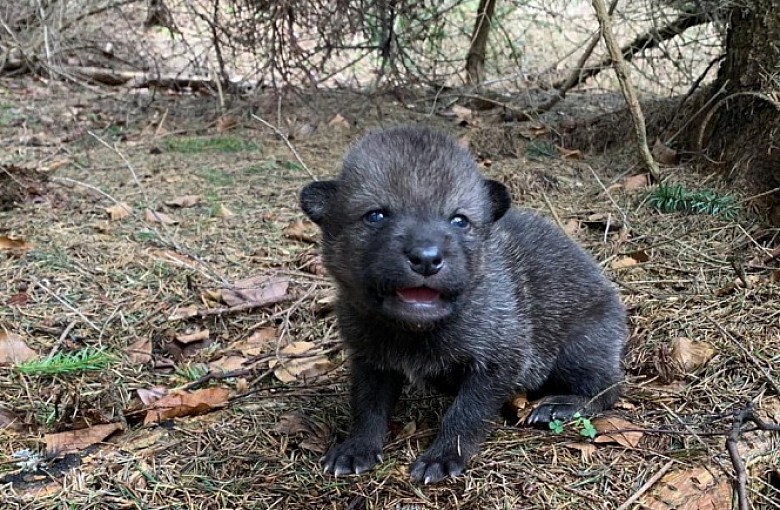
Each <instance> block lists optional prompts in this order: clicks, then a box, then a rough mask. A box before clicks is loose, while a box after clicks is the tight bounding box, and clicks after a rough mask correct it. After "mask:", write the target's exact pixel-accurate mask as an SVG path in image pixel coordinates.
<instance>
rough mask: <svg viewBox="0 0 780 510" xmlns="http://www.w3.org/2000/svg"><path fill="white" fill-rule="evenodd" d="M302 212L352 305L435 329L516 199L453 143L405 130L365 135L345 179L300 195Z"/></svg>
mask: <svg viewBox="0 0 780 510" xmlns="http://www.w3.org/2000/svg"><path fill="white" fill-rule="evenodd" d="M301 207H302V209H303V210H304V212H305V213H306V214H307V215H308V216H309V218H311V220H312V221H314V222H315V223H317V224H318V225H319V226H320V228H321V229H322V234H323V236H322V238H323V250H322V251H323V259H324V263H325V266H326V267H327V269H328V271H329V272H330V274H331V275H333V277H334V278H335V279H336V282H337V283H338V285H339V286H340V287H341V289H342V291H343V293H344V294H345V295H346V296H348V299H349V302H350V305H351V306H354V307H358V308H359V309H360V310H362V311H364V312H368V313H375V314H377V315H378V316H379V317H382V318H384V319H386V320H389V321H391V322H392V323H394V324H396V325H399V326H400V327H402V328H405V329H410V330H428V329H432V328H434V327H435V326H436V325H437V323H439V322H440V321H443V320H445V319H447V318H448V317H449V316H451V315H452V314H453V313H455V312H457V310H458V309H459V308H460V307H461V306H462V304H463V303H464V302H466V301H467V300H468V299H469V297H468V295H469V290H470V289H471V288H472V287H473V286H474V284H475V283H476V281H477V280H478V279H479V278H480V277H481V274H482V261H483V253H482V250H483V245H484V241H485V239H486V238H487V236H488V235H490V231H491V226H492V224H493V223H494V222H495V221H497V220H498V219H499V218H501V216H503V215H504V213H505V212H506V211H507V209H509V207H510V198H509V193H508V192H507V190H506V188H505V187H504V186H503V185H502V184H500V183H498V182H496V181H491V180H486V179H484V178H483V177H482V176H481V175H480V173H479V171H478V170H477V167H476V165H475V164H474V159H473V157H472V156H471V154H470V153H469V152H468V151H467V150H466V149H464V148H462V147H461V146H459V145H458V144H457V143H455V142H454V141H453V140H452V139H450V138H449V137H447V136H445V135H443V134H440V133H437V132H434V131H430V130H427V129H419V128H411V127H402V128H395V129H390V130H386V131H381V132H377V133H372V134H369V135H367V136H365V137H364V138H363V139H362V140H360V141H359V142H358V143H357V144H356V145H355V146H354V147H353V148H352V149H351V150H350V151H349V152H348V153H347V155H346V157H345V158H344V165H343V170H342V172H341V175H340V176H339V178H338V179H336V180H332V181H319V182H312V183H310V184H308V185H307V186H306V187H304V188H303V190H302V191H301Z"/></svg>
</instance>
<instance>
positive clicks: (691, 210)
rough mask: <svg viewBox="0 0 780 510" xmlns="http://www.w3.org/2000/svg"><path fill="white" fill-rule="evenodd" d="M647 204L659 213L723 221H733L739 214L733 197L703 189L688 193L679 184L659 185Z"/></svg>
mask: <svg viewBox="0 0 780 510" xmlns="http://www.w3.org/2000/svg"><path fill="white" fill-rule="evenodd" d="M648 203H649V204H650V206H651V207H654V208H655V209H658V210H659V211H661V212H665V213H671V212H683V213H687V214H709V215H711V216H720V217H721V218H723V219H726V220H731V219H734V218H735V217H736V215H737V213H738V212H739V206H738V205H737V202H736V200H735V199H734V197H731V196H728V195H722V194H720V193H718V192H717V191H714V190H710V189H704V190H699V191H689V190H687V189H686V188H685V187H683V186H682V185H680V184H659V185H658V186H657V187H656V188H655V189H653V191H652V192H651V193H650V198H649V199H648Z"/></svg>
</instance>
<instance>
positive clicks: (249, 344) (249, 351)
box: [231, 328, 277, 356]
mask: <svg viewBox="0 0 780 510" xmlns="http://www.w3.org/2000/svg"><path fill="white" fill-rule="evenodd" d="M276 336H277V331H276V328H263V329H260V330H258V331H255V332H254V333H253V334H252V336H250V337H249V338H247V339H246V340H242V341H240V342H237V343H236V344H234V345H232V346H231V350H237V351H240V352H241V354H243V355H244V356H259V355H260V354H261V353H263V352H265V351H266V350H268V345H269V344H270V343H271V340H274V339H275V338H276Z"/></svg>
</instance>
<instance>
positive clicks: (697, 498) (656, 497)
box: [637, 466, 731, 510]
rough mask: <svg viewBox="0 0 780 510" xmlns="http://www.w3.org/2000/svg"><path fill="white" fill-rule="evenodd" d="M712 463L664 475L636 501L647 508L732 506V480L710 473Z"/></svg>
mask: <svg viewBox="0 0 780 510" xmlns="http://www.w3.org/2000/svg"><path fill="white" fill-rule="evenodd" d="M716 469H717V468H716V467H715V466H707V467H704V466H700V467H695V468H691V469H684V470H678V471H672V472H669V473H667V474H665V475H664V476H663V477H662V478H661V479H660V480H659V481H658V482H657V483H656V484H655V485H654V486H653V488H652V490H650V491H649V492H648V493H646V494H645V495H644V496H642V497H641V498H640V499H639V501H637V503H639V504H640V506H641V507H642V508H645V509H648V510H721V509H725V508H731V483H730V482H729V478H728V477H727V476H725V475H722V476H720V477H718V478H715V476H713V474H712V473H713V472H714V471H715V470H716Z"/></svg>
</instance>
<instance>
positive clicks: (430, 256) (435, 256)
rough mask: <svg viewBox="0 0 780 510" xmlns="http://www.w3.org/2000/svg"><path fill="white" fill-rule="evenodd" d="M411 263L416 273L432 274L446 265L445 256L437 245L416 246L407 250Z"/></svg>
mask: <svg viewBox="0 0 780 510" xmlns="http://www.w3.org/2000/svg"><path fill="white" fill-rule="evenodd" d="M407 256H408V257H409V264H410V265H411V266H412V270H413V271H414V272H415V273H418V274H421V275H423V276H431V275H434V274H436V273H438V272H439V270H440V269H441V268H442V267H444V258H443V257H442V256H441V250H440V249H439V247H438V246H436V245H429V246H416V247H414V248H412V249H410V250H409V251H408V252H407Z"/></svg>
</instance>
